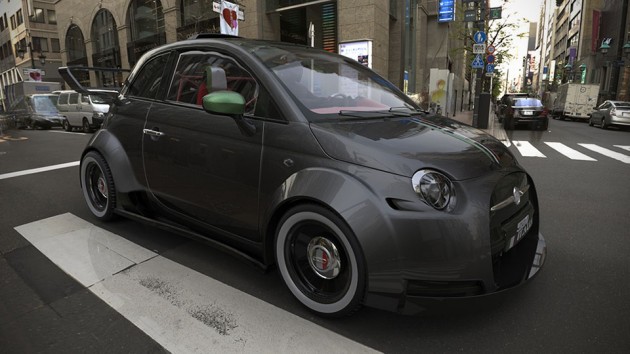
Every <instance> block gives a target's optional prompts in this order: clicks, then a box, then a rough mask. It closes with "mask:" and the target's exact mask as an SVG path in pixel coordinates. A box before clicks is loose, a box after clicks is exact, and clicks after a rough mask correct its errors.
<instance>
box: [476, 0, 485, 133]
mask: <svg viewBox="0 0 630 354" xmlns="http://www.w3.org/2000/svg"><path fill="white" fill-rule="evenodd" d="M487 1H488V0H475V4H476V6H477V7H478V10H479V18H478V21H477V29H478V30H479V32H482V33H485V28H486V2H487ZM479 32H477V33H479ZM475 77H476V82H475V99H474V101H473V102H474V106H475V107H474V110H473V126H474V127H479V126H480V120H479V118H480V117H479V108H480V105H479V97H480V94H481V89H482V87H483V66H482V67H481V68H478V69H477V72H476V75H475Z"/></svg>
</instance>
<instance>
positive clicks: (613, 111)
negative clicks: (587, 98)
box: [588, 101, 630, 129]
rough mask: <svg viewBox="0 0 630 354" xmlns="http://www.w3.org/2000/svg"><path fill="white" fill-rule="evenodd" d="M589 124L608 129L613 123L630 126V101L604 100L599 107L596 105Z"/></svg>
mask: <svg viewBox="0 0 630 354" xmlns="http://www.w3.org/2000/svg"><path fill="white" fill-rule="evenodd" d="M593 109H594V111H593V113H591V118H590V119H589V120H588V125H590V126H593V125H595V124H597V125H599V127H600V128H602V129H606V128H608V127H609V126H611V125H617V126H619V125H621V126H623V125H626V126H630V102H623V101H604V103H602V104H601V105H600V106H599V107H594V108H593Z"/></svg>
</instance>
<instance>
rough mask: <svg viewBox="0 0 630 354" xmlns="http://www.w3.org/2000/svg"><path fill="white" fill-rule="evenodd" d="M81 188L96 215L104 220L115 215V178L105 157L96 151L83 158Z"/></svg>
mask: <svg viewBox="0 0 630 354" xmlns="http://www.w3.org/2000/svg"><path fill="white" fill-rule="evenodd" d="M81 189H82V190H83V197H84V198H85V201H86V203H87V205H88V207H89V208H90V211H91V212H92V214H94V216H96V217H97V218H99V219H100V220H103V221H107V220H111V219H112V218H113V217H114V208H115V207H116V188H115V186H114V178H113V177H112V173H111V171H110V169H109V165H108V164H107V162H106V161H105V159H104V158H103V157H102V156H101V155H100V154H99V153H97V152H95V151H90V152H88V153H87V154H86V155H85V156H84V157H83V160H81Z"/></svg>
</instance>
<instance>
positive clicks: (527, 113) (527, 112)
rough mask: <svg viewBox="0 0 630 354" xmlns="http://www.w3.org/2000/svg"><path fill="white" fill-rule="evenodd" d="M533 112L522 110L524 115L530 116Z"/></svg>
mask: <svg viewBox="0 0 630 354" xmlns="http://www.w3.org/2000/svg"><path fill="white" fill-rule="evenodd" d="M533 114H534V111H523V115H524V116H531V115H533Z"/></svg>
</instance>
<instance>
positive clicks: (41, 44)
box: [33, 37, 48, 52]
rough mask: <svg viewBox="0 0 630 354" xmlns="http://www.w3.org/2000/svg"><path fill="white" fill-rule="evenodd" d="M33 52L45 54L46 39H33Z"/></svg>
mask: <svg viewBox="0 0 630 354" xmlns="http://www.w3.org/2000/svg"><path fill="white" fill-rule="evenodd" d="M33 50H34V51H36V52H47V51H48V38H42V37H33Z"/></svg>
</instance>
